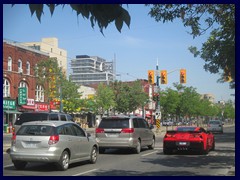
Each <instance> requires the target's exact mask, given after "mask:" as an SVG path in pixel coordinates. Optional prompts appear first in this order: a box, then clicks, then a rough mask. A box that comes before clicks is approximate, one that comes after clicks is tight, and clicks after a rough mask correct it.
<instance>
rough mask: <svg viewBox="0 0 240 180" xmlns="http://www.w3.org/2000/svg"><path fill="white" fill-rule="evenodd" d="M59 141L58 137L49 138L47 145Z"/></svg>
mask: <svg viewBox="0 0 240 180" xmlns="http://www.w3.org/2000/svg"><path fill="white" fill-rule="evenodd" d="M58 141H59V135H54V136H50V138H49V141H48V144H49V145H53V144H56V143H57V142H58Z"/></svg>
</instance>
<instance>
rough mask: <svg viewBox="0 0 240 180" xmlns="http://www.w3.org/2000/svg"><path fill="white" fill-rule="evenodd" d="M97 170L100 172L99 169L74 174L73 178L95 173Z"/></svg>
mask: <svg viewBox="0 0 240 180" xmlns="http://www.w3.org/2000/svg"><path fill="white" fill-rule="evenodd" d="M97 170H98V169H92V170H89V171H85V172H82V173H78V174H74V175H72V176H80V175H83V174H87V173H90V172H93V171H97Z"/></svg>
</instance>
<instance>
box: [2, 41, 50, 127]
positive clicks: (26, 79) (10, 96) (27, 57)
mask: <svg viewBox="0 0 240 180" xmlns="http://www.w3.org/2000/svg"><path fill="white" fill-rule="evenodd" d="M48 58H49V55H48V54H47V53H44V52H41V51H38V50H34V49H31V48H28V47H25V46H23V45H20V44H18V43H15V42H10V41H6V40H3V110H4V121H5V122H4V123H7V124H9V123H10V122H11V123H13V121H14V120H15V119H16V116H17V114H19V113H21V112H22V111H41V110H48V107H47V106H48V104H47V97H44V87H43V86H41V85H39V84H37V83H36V77H35V75H34V68H35V67H36V66H37V64H38V62H39V61H41V60H46V59H48ZM19 88H20V89H24V88H26V89H25V90H26V97H25V98H26V104H21V105H19V104H18V100H19V99H18V98H19V97H18V96H19V95H18V94H19Z"/></svg>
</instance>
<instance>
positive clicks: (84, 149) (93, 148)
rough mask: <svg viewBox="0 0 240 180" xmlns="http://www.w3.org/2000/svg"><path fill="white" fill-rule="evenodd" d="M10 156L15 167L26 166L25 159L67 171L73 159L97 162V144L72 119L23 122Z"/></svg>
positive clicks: (26, 161)
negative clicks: (56, 166) (53, 164)
mask: <svg viewBox="0 0 240 180" xmlns="http://www.w3.org/2000/svg"><path fill="white" fill-rule="evenodd" d="M10 157H11V159H12V162H13V164H14V166H15V168H16V169H23V168H25V166H26V165H27V163H28V162H43V163H56V164H57V165H58V167H59V168H60V170H67V169H68V167H69V164H71V163H74V162H79V161H86V160H89V161H90V162H91V163H96V161H97V157H98V145H97V142H96V140H95V138H92V137H90V135H89V134H88V133H86V131H84V130H83V129H82V128H81V127H79V126H78V125H77V124H76V123H74V122H70V121H68V122H66V121H34V122H27V123H23V124H22V126H21V128H20V129H19V130H18V132H17V133H16V135H13V137H12V146H11V148H10Z"/></svg>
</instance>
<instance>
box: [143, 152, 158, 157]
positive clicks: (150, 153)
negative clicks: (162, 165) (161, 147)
mask: <svg viewBox="0 0 240 180" xmlns="http://www.w3.org/2000/svg"><path fill="white" fill-rule="evenodd" d="M157 152H158V151H153V152H150V153H147V154H143V155H141V156H148V155H150V154H154V153H157Z"/></svg>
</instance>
